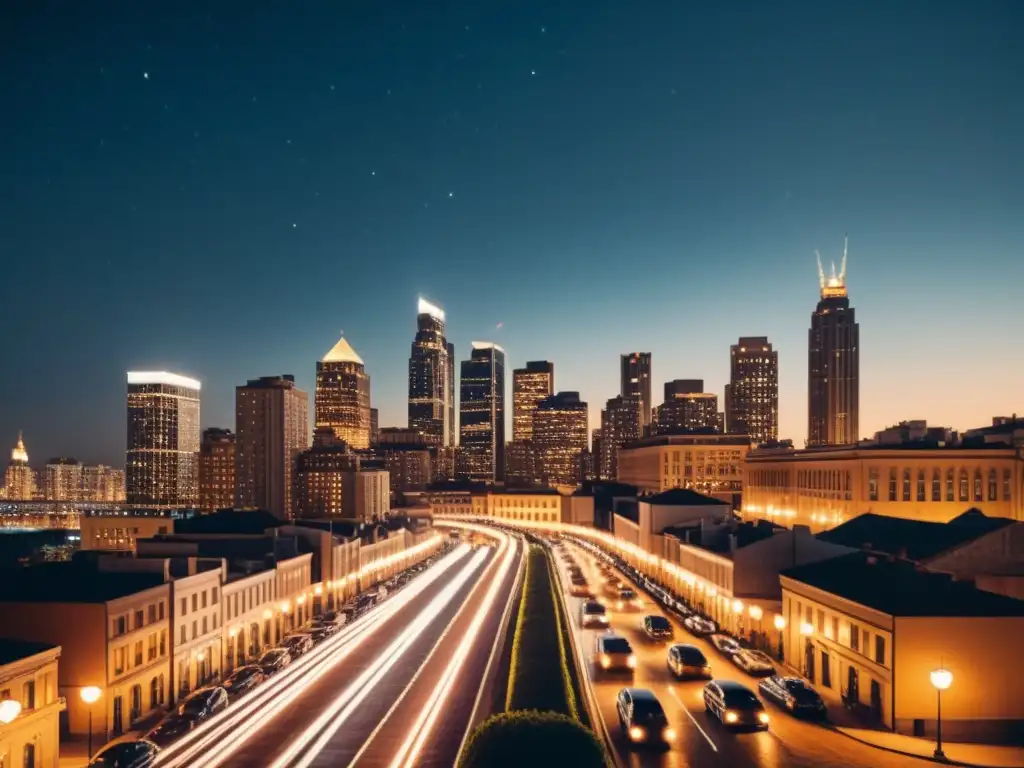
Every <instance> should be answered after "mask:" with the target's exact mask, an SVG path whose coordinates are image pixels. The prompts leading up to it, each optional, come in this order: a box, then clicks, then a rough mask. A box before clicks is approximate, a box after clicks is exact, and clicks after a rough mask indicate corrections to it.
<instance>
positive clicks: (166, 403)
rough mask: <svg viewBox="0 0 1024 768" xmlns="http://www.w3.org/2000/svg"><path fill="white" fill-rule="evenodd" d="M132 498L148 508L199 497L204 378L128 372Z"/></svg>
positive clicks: (176, 504)
mask: <svg viewBox="0 0 1024 768" xmlns="http://www.w3.org/2000/svg"><path fill="white" fill-rule="evenodd" d="M125 470H126V483H127V500H128V503H129V504H138V505H142V506H147V507H194V506H195V505H196V504H197V503H198V501H199V382H198V381H196V380H195V379H189V378H186V377H185V376H179V375H178V374H175V373H166V372H137V371H132V372H129V373H128V441H127V459H126V466H125Z"/></svg>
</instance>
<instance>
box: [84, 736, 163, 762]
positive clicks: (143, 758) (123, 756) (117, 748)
mask: <svg viewBox="0 0 1024 768" xmlns="http://www.w3.org/2000/svg"><path fill="white" fill-rule="evenodd" d="M159 753H160V748H159V747H158V746H157V745H156V744H154V743H153V742H151V741H149V740H148V739H134V740H132V741H118V742H116V743H114V744H110V745H109V746H107V747H104V748H103V749H101V750H100V751H99V752H98V753H97V754H96V756H95V757H94V758H93V759H92V760H90V761H89V768H149V766H151V765H155V764H156V758H157V755H158V754H159Z"/></svg>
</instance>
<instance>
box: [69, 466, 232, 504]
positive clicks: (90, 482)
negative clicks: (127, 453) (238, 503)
mask: <svg viewBox="0 0 1024 768" xmlns="http://www.w3.org/2000/svg"><path fill="white" fill-rule="evenodd" d="M232 489H233V486H232ZM124 498H125V494H124V470H123V469H116V468H114V467H107V466H104V465H103V464H96V465H88V464H87V465H86V466H84V467H82V501H98V502H124Z"/></svg>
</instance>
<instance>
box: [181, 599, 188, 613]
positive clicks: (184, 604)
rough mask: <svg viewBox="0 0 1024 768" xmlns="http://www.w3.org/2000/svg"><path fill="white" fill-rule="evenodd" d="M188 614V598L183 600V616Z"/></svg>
mask: <svg viewBox="0 0 1024 768" xmlns="http://www.w3.org/2000/svg"><path fill="white" fill-rule="evenodd" d="M187 613H188V598H185V597H183V598H181V615H182V616H184V615H186V614H187Z"/></svg>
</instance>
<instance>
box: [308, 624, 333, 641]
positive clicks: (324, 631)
mask: <svg viewBox="0 0 1024 768" xmlns="http://www.w3.org/2000/svg"><path fill="white" fill-rule="evenodd" d="M307 631H308V633H309V638H310V640H312V641H313V645H320V643H322V642H323V641H324V640H326V639H327V638H328V637H330V636H331V635H333V634H334V633H335V632H336V631H337V630H335V628H334V627H333V626H330V625H329V624H319V623H318V624H313V625H312V626H311V627H309V629H308V630H307Z"/></svg>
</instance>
